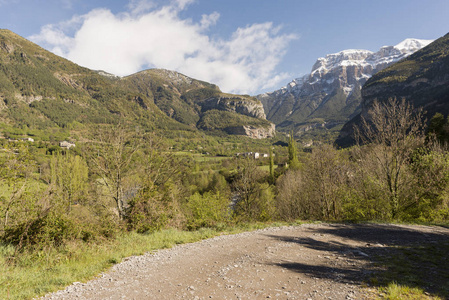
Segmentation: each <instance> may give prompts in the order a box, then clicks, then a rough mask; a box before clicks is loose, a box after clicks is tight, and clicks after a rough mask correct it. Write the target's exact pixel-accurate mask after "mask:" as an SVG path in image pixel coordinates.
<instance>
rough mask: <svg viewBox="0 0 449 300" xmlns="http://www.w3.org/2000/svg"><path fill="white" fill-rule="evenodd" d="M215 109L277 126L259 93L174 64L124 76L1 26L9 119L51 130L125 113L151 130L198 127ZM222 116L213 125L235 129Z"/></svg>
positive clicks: (3, 95)
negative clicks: (226, 87)
mask: <svg viewBox="0 0 449 300" xmlns="http://www.w3.org/2000/svg"><path fill="white" fill-rule="evenodd" d="M208 110H218V111H226V112H229V113H231V115H232V118H233V119H234V120H235V122H234V123H233V125H236V126H253V127H257V128H265V129H267V130H268V131H270V134H271V135H273V134H274V130H273V128H272V124H271V123H270V122H268V121H267V120H265V115H264V114H263V107H262V104H261V103H260V102H259V101H258V100H257V99H255V98H251V97H249V96H248V97H247V96H238V95H227V94H223V93H221V91H220V90H219V88H218V87H216V86H215V85H212V84H209V83H206V82H202V81H198V80H195V79H192V78H189V77H187V76H184V75H182V74H179V73H176V72H173V71H167V70H147V71H143V72H140V73H137V74H134V75H131V76H128V77H125V78H120V77H116V76H113V75H111V74H107V73H105V72H102V71H93V70H89V69H87V68H83V67H80V66H78V65H76V64H74V63H72V62H70V61H68V60H66V59H63V58H61V57H59V56H57V55H54V54H52V53H50V52H48V51H46V50H44V49H42V48H41V47H39V46H37V45H36V44H34V43H32V42H30V41H28V40H26V39H24V38H22V37H20V36H18V35H16V34H14V33H13V32H11V31H9V30H0V122H1V123H3V124H9V126H12V127H28V128H33V129H39V130H47V129H48V128H52V127H56V128H73V127H77V126H79V124H112V123H115V122H117V120H118V118H119V117H123V118H125V119H126V121H127V122H128V123H130V124H133V125H136V126H141V127H143V128H146V129H151V130H152V129H161V130H167V129H172V130H197V125H198V124H200V121H201V118H202V117H203V115H205V113H206V112H207V111H208ZM219 120H220V119H219ZM203 123H204V122H203ZM215 123H216V127H215V128H214V130H215V129H217V130H221V131H224V132H228V131H227V130H226V128H225V127H224V125H223V124H221V125H220V124H219V122H215ZM199 127H201V126H199ZM200 129H205V130H211V129H210V128H202V127H201V128H200Z"/></svg>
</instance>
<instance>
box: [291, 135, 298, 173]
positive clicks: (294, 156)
mask: <svg viewBox="0 0 449 300" xmlns="http://www.w3.org/2000/svg"><path fill="white" fill-rule="evenodd" d="M288 167H289V169H292V170H296V169H299V167H300V163H299V160H298V150H297V147H296V141H295V137H294V136H293V131H291V132H290V137H289V140H288Z"/></svg>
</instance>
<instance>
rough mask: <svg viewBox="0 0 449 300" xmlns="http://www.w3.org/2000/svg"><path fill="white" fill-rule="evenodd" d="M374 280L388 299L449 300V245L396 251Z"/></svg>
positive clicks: (381, 264)
mask: <svg viewBox="0 0 449 300" xmlns="http://www.w3.org/2000/svg"><path fill="white" fill-rule="evenodd" d="M391 250H392V253H391V255H385V256H382V257H380V258H379V267H380V269H381V270H382V271H379V272H378V273H376V275H375V276H374V277H372V278H371V283H372V284H373V285H375V286H377V287H378V290H379V295H381V296H382V298H385V299H449V260H448V253H449V242H448V241H444V242H433V243H430V244H424V245H416V246H402V247H395V248H392V249H391Z"/></svg>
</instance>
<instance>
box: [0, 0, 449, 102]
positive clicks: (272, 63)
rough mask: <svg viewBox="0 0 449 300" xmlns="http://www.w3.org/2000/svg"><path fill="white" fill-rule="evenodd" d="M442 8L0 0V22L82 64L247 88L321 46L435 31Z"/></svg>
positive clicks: (205, 0) (289, 69)
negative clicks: (156, 71)
mask: <svg viewBox="0 0 449 300" xmlns="http://www.w3.org/2000/svg"><path fill="white" fill-rule="evenodd" d="M448 16H449V1H447V0H428V1H424V0H375V1H374V0H370V1H365V0H357V1H356V0H313V1H306V0H277V1H275V0H171V1H170V0H166V1H158V0H123V1H116V0H109V1H106V0H0V20H1V21H0V28H7V29H10V30H12V31H14V32H15V33H17V34H19V35H21V36H23V37H25V38H28V39H31V40H32V41H34V42H36V43H37V44H39V45H41V46H42V47H44V48H46V49H48V50H50V51H52V52H54V53H56V54H58V55H61V56H64V57H66V58H68V59H70V60H72V61H74V62H76V63H78V64H80V65H82V66H86V67H89V68H91V69H101V70H105V71H108V72H110V73H114V74H116V75H120V76H126V75H129V74H132V73H134V72H137V71H140V70H143V69H147V68H166V69H171V70H176V71H179V72H181V73H183V74H185V75H188V76H191V77H194V78H197V79H201V80H205V81H208V82H212V83H215V84H218V85H219V86H220V88H221V89H222V90H223V91H225V92H234V93H246V94H252V95H255V94H258V93H261V92H264V91H272V90H275V89H278V88H280V87H281V86H283V85H285V84H287V83H288V82H289V81H291V80H292V79H293V78H296V77H299V76H301V75H304V74H306V73H308V72H310V70H311V68H312V65H313V64H314V62H315V61H316V59H317V58H318V57H322V56H325V55H326V54H329V53H335V52H338V51H341V50H344V49H367V50H371V51H377V50H378V49H379V48H380V47H382V46H384V45H395V44H398V43H399V42H401V41H402V40H404V39H406V38H419V39H436V38H438V37H441V36H443V35H444V34H446V33H447V32H449V17H448Z"/></svg>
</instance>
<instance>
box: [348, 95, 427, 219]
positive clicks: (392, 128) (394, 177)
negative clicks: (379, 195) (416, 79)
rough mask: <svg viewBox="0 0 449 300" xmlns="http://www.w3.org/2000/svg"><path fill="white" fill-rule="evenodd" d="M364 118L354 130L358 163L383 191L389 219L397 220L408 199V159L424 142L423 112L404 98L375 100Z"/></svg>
mask: <svg viewBox="0 0 449 300" xmlns="http://www.w3.org/2000/svg"><path fill="white" fill-rule="evenodd" d="M367 117H368V118H362V125H361V127H360V128H357V127H356V128H355V132H356V134H357V137H358V142H359V147H358V148H357V149H358V150H359V152H358V155H359V157H358V160H359V162H360V166H361V167H362V168H365V170H364V171H365V172H370V176H373V177H374V179H375V180H376V181H377V183H378V187H379V188H380V189H382V190H383V191H384V192H385V195H386V196H387V197H388V199H389V204H390V212H391V217H392V218H396V217H397V215H398V213H399V212H400V210H401V207H403V206H404V205H405V202H407V200H408V199H407V196H406V195H407V187H408V186H409V185H408V183H409V182H410V177H409V176H408V175H409V173H410V172H409V169H408V166H409V160H410V157H411V155H412V152H413V151H414V150H415V149H416V148H418V147H420V146H422V145H423V144H424V141H425V135H424V126H425V121H424V118H423V111H422V109H414V108H413V106H412V105H411V104H410V103H408V102H406V100H405V99H402V100H401V101H398V100H397V99H395V98H390V99H389V100H388V101H387V102H385V103H379V102H378V101H375V102H374V104H373V106H372V108H371V109H370V110H369V111H368V114H367ZM360 144H365V145H366V146H364V147H360ZM367 144H370V145H367Z"/></svg>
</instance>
